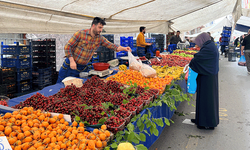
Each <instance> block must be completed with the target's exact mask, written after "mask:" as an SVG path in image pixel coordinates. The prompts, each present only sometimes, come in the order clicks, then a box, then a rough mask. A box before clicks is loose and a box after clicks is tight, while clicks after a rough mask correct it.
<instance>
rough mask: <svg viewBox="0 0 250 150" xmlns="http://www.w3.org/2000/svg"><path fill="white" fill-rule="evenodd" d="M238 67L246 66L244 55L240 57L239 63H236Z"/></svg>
mask: <svg viewBox="0 0 250 150" xmlns="http://www.w3.org/2000/svg"><path fill="white" fill-rule="evenodd" d="M238 65H239V66H246V58H245V56H244V55H242V56H241V57H240V60H239V62H238Z"/></svg>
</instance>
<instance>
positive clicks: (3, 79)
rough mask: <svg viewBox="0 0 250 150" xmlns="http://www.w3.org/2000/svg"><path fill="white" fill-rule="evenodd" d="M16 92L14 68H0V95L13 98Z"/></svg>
mask: <svg viewBox="0 0 250 150" xmlns="http://www.w3.org/2000/svg"><path fill="white" fill-rule="evenodd" d="M15 93H16V68H15V67H13V68H0V95H4V96H7V97H9V98H13V97H14V96H15Z"/></svg>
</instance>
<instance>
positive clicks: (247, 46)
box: [241, 29, 250, 74]
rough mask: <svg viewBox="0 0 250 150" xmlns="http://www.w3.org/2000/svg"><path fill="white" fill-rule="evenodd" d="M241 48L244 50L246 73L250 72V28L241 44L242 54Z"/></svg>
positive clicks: (242, 53)
mask: <svg viewBox="0 0 250 150" xmlns="http://www.w3.org/2000/svg"><path fill="white" fill-rule="evenodd" d="M243 50H244V52H245V58H246V65H247V71H248V74H250V29H249V30H248V35H247V36H245V38H244V39H243V42H242V46H241V55H244V52H243Z"/></svg>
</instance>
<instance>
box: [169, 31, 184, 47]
mask: <svg viewBox="0 0 250 150" xmlns="http://www.w3.org/2000/svg"><path fill="white" fill-rule="evenodd" d="M180 33H181V32H180V31H177V32H176V35H173V36H172V37H171V38H170V44H177V43H178V42H181V43H182V40H181V37H180Z"/></svg>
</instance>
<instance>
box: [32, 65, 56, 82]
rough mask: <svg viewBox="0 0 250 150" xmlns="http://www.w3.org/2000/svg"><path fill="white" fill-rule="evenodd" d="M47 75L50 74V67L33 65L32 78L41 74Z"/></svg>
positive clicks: (39, 76)
mask: <svg viewBox="0 0 250 150" xmlns="http://www.w3.org/2000/svg"><path fill="white" fill-rule="evenodd" d="M48 75H49V76H51V75H52V68H51V67H47V68H38V67H33V71H32V76H33V78H35V77H38V78H42V77H43V76H48ZM33 81H34V80H33Z"/></svg>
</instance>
